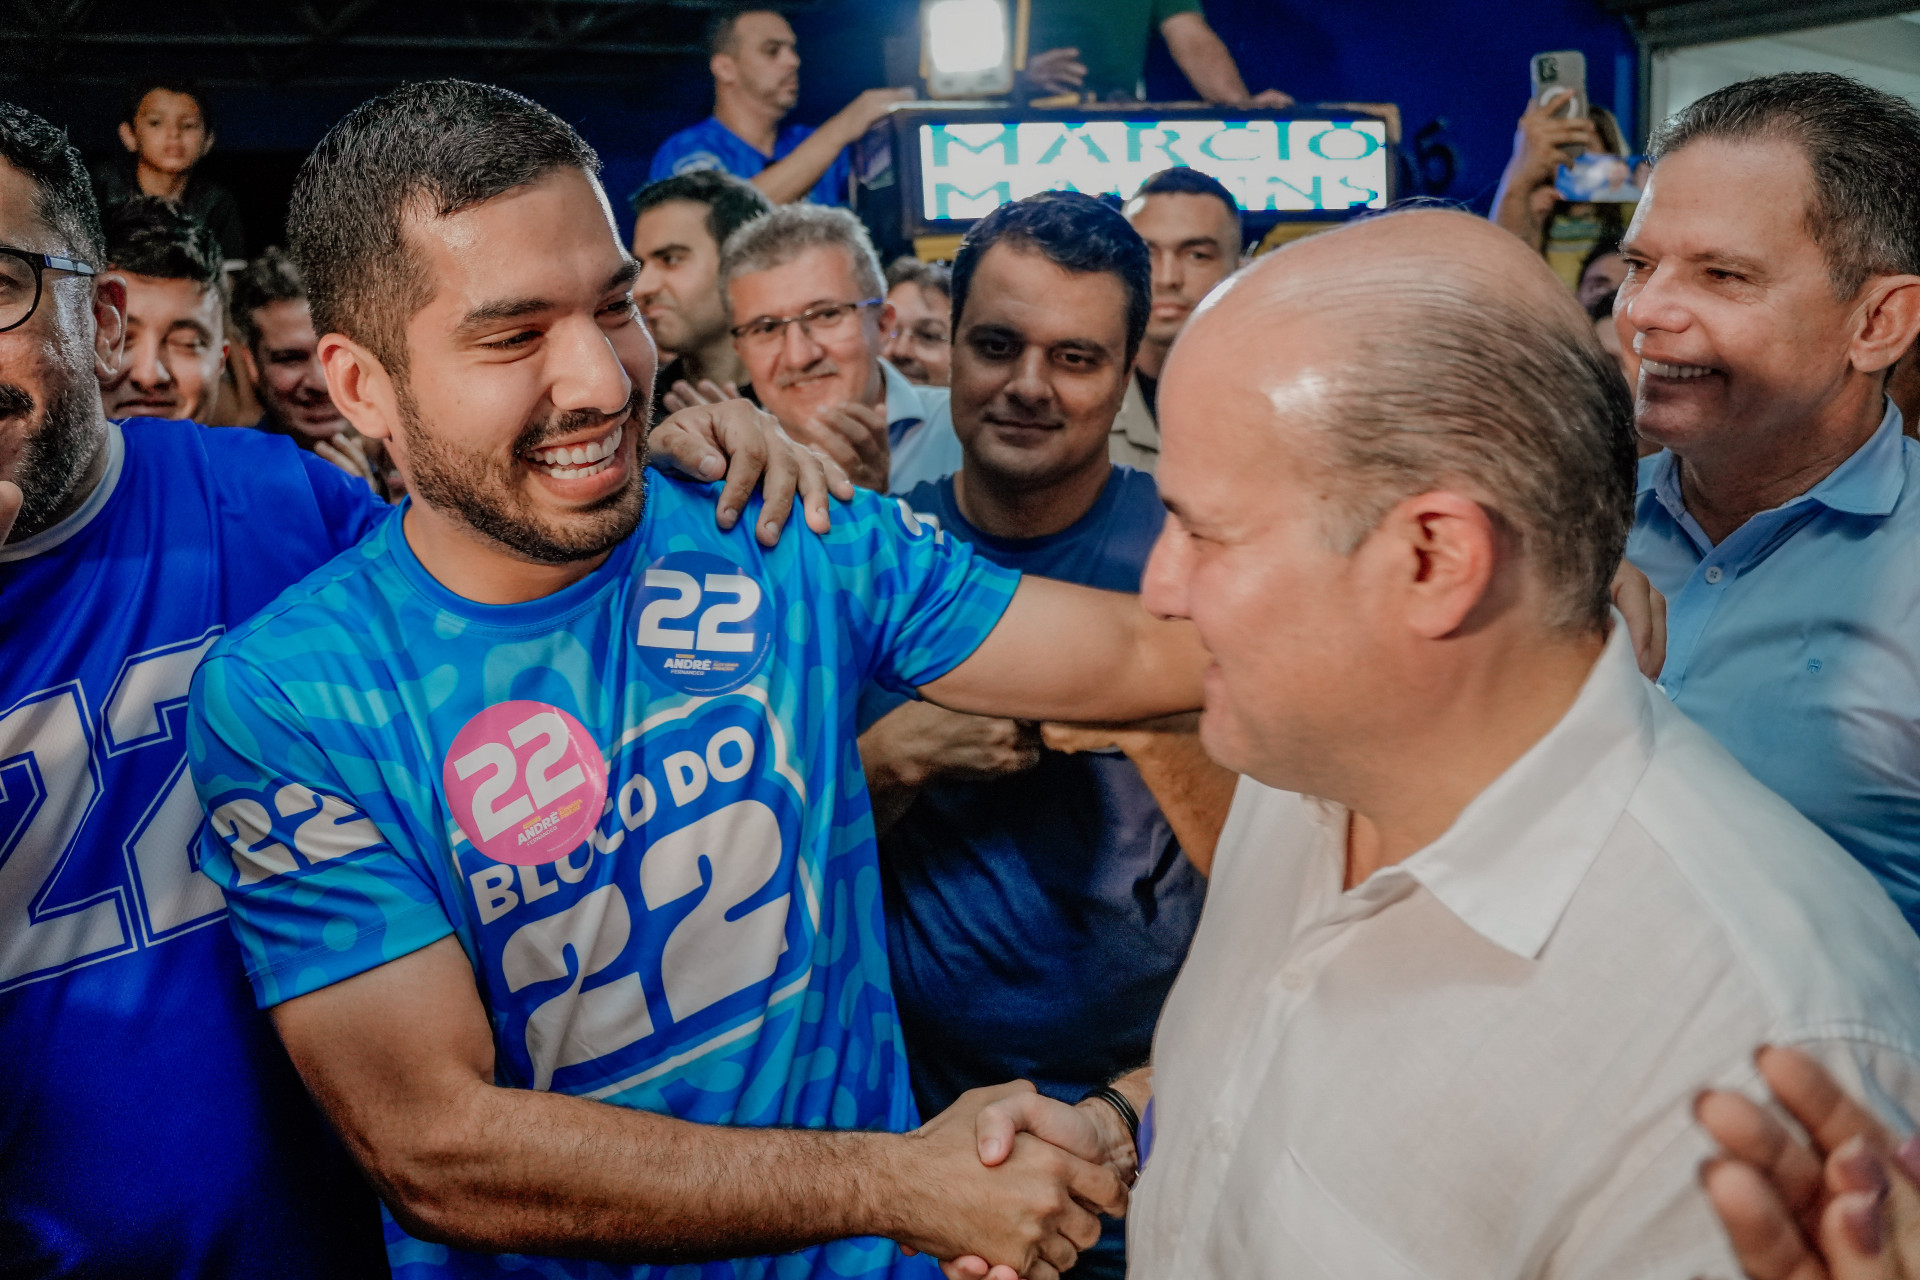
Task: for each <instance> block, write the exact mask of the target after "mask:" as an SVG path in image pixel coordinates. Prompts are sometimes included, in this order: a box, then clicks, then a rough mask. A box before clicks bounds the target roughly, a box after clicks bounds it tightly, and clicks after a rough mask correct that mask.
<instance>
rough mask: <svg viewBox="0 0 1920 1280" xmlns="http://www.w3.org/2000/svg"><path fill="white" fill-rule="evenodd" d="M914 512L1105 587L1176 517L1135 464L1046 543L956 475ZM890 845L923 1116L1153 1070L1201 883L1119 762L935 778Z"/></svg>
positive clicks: (1006, 556) (892, 921)
mask: <svg viewBox="0 0 1920 1280" xmlns="http://www.w3.org/2000/svg"><path fill="white" fill-rule="evenodd" d="M907 503H908V505H909V506H911V507H912V508H913V509H914V510H915V511H916V512H918V513H920V514H921V515H922V516H923V517H931V518H932V519H934V520H937V521H938V522H939V523H940V524H941V526H942V527H943V528H944V529H945V530H946V532H947V533H949V534H952V535H953V536H954V537H955V538H957V539H959V540H962V541H965V542H969V543H971V544H972V545H973V547H974V549H975V550H976V551H978V552H979V553H980V554H981V555H982V556H984V557H985V558H987V559H989V560H992V561H993V562H995V563H996V564H1000V565H1004V566H1006V567H1007V568H1010V569H1018V570H1020V571H1021V572H1022V573H1032V574H1038V575H1040V576H1043V577H1048V578H1059V579H1061V580H1063V581H1067V582H1076V583H1079V584H1081V585H1083V586H1089V587H1098V588H1101V589H1103V590H1107V591H1138V590H1139V589H1140V577H1141V574H1142V573H1143V572H1144V570H1145V568H1146V563H1147V556H1148V554H1149V552H1151V551H1152V549H1153V543H1154V539H1155V538H1156V537H1158V535H1159V532H1160V525H1161V523H1162V521H1163V520H1164V519H1165V516H1166V513H1165V510H1164V509H1163V508H1162V507H1161V505H1160V496H1159V493H1158V491H1157V490H1156V489H1155V487H1154V482H1153V477H1152V476H1150V475H1148V474H1147V473H1145V472H1143V471H1135V470H1133V469H1131V468H1129V467H1115V468H1113V471H1112V474H1111V475H1110V477H1109V478H1108V480H1107V485H1106V488H1105V489H1103V490H1102V491H1101V494H1100V497H1099V498H1098V499H1097V500H1096V501H1095V502H1094V505H1093V507H1092V508H1091V509H1090V510H1089V511H1088V512H1087V513H1086V515H1084V516H1082V517H1081V518H1080V519H1079V520H1077V521H1075V522H1074V523H1073V524H1072V525H1070V526H1069V527H1067V528H1066V529H1063V530H1061V531H1060V532H1059V533H1056V534H1053V535H1051V536H1048V537H1044V538H1031V539H1022V540H1017V541H1016V540H1009V539H1004V538H996V537H993V536H992V535H990V534H987V533H983V532H981V531H980V530H979V529H976V528H974V527H973V525H971V524H970V523H968V521H967V519H966V517H965V516H964V515H962V514H961V512H960V509H959V506H958V504H957V503H956V502H955V501H954V494H953V477H951V476H948V477H947V478H945V479H943V480H940V481H937V482H931V483H927V484H922V485H920V486H919V487H918V488H916V489H914V490H913V492H912V493H910V494H908V495H907ZM1065 642H1067V641H1066V640H1064V639H1063V643H1065ZM894 701H896V702H897V699H895V700H894ZM875 710H877V708H876V707H875V706H874V705H873V699H871V698H869V699H868V702H867V711H868V714H872V713H873V712H874V711H875ZM882 844H883V845H884V856H883V857H882V859H881V866H882V868H883V870H884V873H885V879H884V883H885V886H886V908H887V949H888V952H889V955H890V957H891V963H892V969H893V981H894V994H895V998H896V999H898V1000H899V1002H900V1020H901V1024H902V1026H903V1028H904V1029H905V1032H906V1039H907V1058H908V1061H909V1063H910V1064H911V1066H912V1077H913V1087H914V1095H915V1097H916V1098H917V1099H918V1101H919V1104H920V1108H921V1110H922V1111H923V1112H924V1113H926V1114H929V1115H931V1114H933V1113H934V1112H935V1111H937V1110H940V1109H942V1108H944V1107H946V1106H947V1105H948V1104H949V1103H951V1102H952V1101H953V1100H954V1099H955V1098H956V1097H958V1096H959V1095H960V1094H961V1093H962V1092H964V1091H965V1090H968V1089H972V1088H976V1087H979V1086H981V1085H989V1084H998V1083H1000V1082H1001V1081H1004V1080H1012V1079H1016V1078H1025V1079H1028V1080H1031V1081H1033V1082H1034V1084H1035V1086H1037V1087H1038V1088H1039V1089H1040V1091H1041V1092H1042V1093H1046V1094H1051V1095H1052V1096H1054V1097H1057V1098H1061V1099H1063V1100H1065V1101H1068V1102H1077V1101H1079V1100H1080V1099H1081V1098H1083V1097H1085V1096H1086V1095H1087V1094H1088V1093H1089V1092H1091V1091H1092V1090H1094V1089H1096V1088H1098V1087H1099V1086H1100V1085H1103V1084H1105V1083H1107V1081H1109V1080H1111V1079H1113V1078H1114V1077H1115V1076H1118V1075H1120V1074H1122V1073H1123V1072H1126V1071H1129V1070H1132V1069H1133V1068H1135V1067H1138V1066H1140V1065H1141V1064H1143V1063H1145V1062H1146V1061H1147V1059H1148V1058H1149V1057H1150V1056H1151V1054H1152V1046H1153V1028H1154V1023H1155V1022H1156V1021H1157V1020H1158V1019H1159V1016H1160V1006H1161V1005H1162V1004H1163V1003H1165V1001H1166V996H1167V991H1168V989H1169V988H1170V987H1171V986H1172V985H1173V979H1174V977H1175V975H1176V974H1177V973H1178V972H1179V969H1180V963H1181V961H1182V960H1184V959H1185V958H1186V954H1187V945H1188V943H1189V942H1190V941H1192V938H1193V931H1194V929H1195V928H1196V927H1197V926H1198V925H1199V922H1200V907H1201V903H1202V901H1203V899H1204V897H1205V895H1206V880H1205V878H1204V877H1202V876H1201V875H1200V873H1199V872H1198V871H1197V870H1195V868H1194V866H1193V864H1192V863H1190V862H1189V861H1187V858H1186V855H1185V854H1183V853H1182V852H1181V851H1180V846H1179V845H1178V843H1177V842H1176V841H1175V840H1174V837H1173V831H1172V829H1171V828H1169V827H1168V826H1167V822H1166V819H1165V818H1164V817H1162V816H1161V813H1160V807H1159V805H1158V804H1156V803H1155V802H1154V798H1153V793H1152V792H1150V791H1149V790H1148V789H1147V784H1146V783H1145V782H1143V781H1142V780H1141V778H1140V773H1139V770H1137V769H1136V768H1134V766H1133V764H1132V763H1131V762H1130V761H1128V760H1127V758H1126V757H1125V756H1122V755H1119V754H1117V753H1115V754H1083V755H1062V754H1059V753H1057V752H1052V751H1048V752H1043V753H1042V755H1041V758H1040V763H1039V764H1038V765H1036V766H1035V767H1034V768H1032V769H1028V770H1027V771H1025V772H1024V773H1017V774H1012V775H1009V776H1006V777H1002V778H996V779H993V780H991V781H988V782H943V783H933V784H930V785H928V786H926V787H924V788H922V789H921V792H920V794H919V797H918V798H917V799H916V800H915V802H914V805H913V807H912V808H911V809H909V810H908V811H907V813H906V815H905V816H904V817H902V818H901V819H900V820H899V822H898V823H896V824H895V825H894V827H893V829H892V830H890V831H888V832H887V834H886V836H885V837H884V838H883V840H882ZM1123 1239H1124V1232H1123V1231H1122V1230H1121V1228H1120V1224H1118V1223H1109V1224H1108V1226H1107V1231H1106V1233H1105V1235H1104V1236H1103V1238H1102V1242H1101V1244H1100V1246H1099V1247H1097V1248H1096V1249H1094V1250H1091V1251H1089V1252H1088V1253H1087V1254H1085V1255H1083V1257H1082V1259H1081V1262H1080V1263H1079V1265H1078V1266H1076V1268H1075V1270H1074V1274H1075V1275H1082V1274H1085V1275H1093V1276H1114V1277H1118V1276H1120V1275H1121V1274H1123V1272H1124V1269H1125V1264H1124V1250H1123V1247H1122V1245H1123Z"/></svg>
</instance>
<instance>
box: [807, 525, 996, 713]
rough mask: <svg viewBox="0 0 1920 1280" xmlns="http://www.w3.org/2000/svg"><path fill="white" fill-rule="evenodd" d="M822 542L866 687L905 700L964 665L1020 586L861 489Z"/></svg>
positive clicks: (963, 546)
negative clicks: (862, 665)
mask: <svg viewBox="0 0 1920 1280" xmlns="http://www.w3.org/2000/svg"><path fill="white" fill-rule="evenodd" d="M825 541H826V544H827V547H828V551H829V554H830V555H831V557H832V559H833V563H834V567H835V570H836V572H837V573H838V575H839V579H840V585H841V587H842V588H843V589H844V590H845V591H846V592H847V595H848V599H847V601H846V607H847V609H848V621H849V625H850V626H851V627H852V628H853V631H854V645H855V649H856V652H859V653H860V654H862V655H863V656H864V658H865V661H866V675H867V678H868V679H869V680H872V681H873V682H874V683H876V684H878V685H880V686H881V687H883V688H886V689H891V690H893V691H894V692H896V693H902V694H906V695H908V696H911V697H918V696H919V695H918V693H917V692H916V691H917V690H918V689H919V687H920V686H921V685H924V684H929V683H931V682H932V681H935V680H938V679H939V678H940V677H941V676H944V675H946V674H947V673H948V672H949V671H952V670H953V669H954V668H955V667H957V666H959V665H960V664H961V663H962V662H965V661H966V660H967V659H968V658H970V657H972V656H973V651H974V650H975V649H978V648H979V647H980V644H981V642H982V641H984V640H985V639H986V638H987V636H988V634H989V633H990V632H992V630H993V629H994V627H995V626H997V625H998V624H999V622H1000V617H1001V615H1002V614H1004V613H1005V612H1006V611H1007V605H1008V604H1009V603H1011V602H1012V600H1013V593H1014V590H1015V588H1017V587H1018V586H1019V585H1020V575H1019V574H1018V573H1016V572H1014V571H1013V570H1011V569H1003V568H1001V567H1000V566H999V565H996V564H993V563H991V562H990V561H988V560H985V559H983V558H981V557H980V556H979V555H977V554H976V553H975V552H974V549H973V548H972V547H971V546H969V545H967V544H966V543H964V542H961V541H959V540H958V539H955V538H950V537H948V536H947V535H946V534H945V533H943V532H942V531H941V530H940V529H939V528H938V527H937V526H935V525H934V523H933V522H932V521H928V520H922V519H921V518H920V517H919V516H916V515H915V514H914V513H913V510H912V508H910V507H908V506H907V504H906V503H905V502H903V501H901V500H900V499H898V498H885V497H881V496H879V495H877V494H870V493H868V492H866V491H865V490H862V491H861V492H860V493H859V494H858V495H857V496H856V497H855V498H854V500H853V502H851V503H849V504H847V505H846V506H845V507H842V508H838V509H836V510H835V512H834V516H833V529H832V531H831V532H830V533H828V534H827V536H826V539H825Z"/></svg>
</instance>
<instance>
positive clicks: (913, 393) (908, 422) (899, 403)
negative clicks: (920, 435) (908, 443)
mask: <svg viewBox="0 0 1920 1280" xmlns="http://www.w3.org/2000/svg"><path fill="white" fill-rule="evenodd" d="M880 376H881V377H882V378H883V379H885V381H886V384H887V438H888V442H889V443H891V444H899V443H900V437H901V436H903V435H905V434H906V433H907V429H908V428H909V427H911V426H913V425H914V424H915V423H919V422H925V421H926V420H927V417H928V416H929V415H928V413H927V406H926V400H925V398H924V397H923V396H922V395H921V394H920V393H921V392H922V391H924V390H925V389H926V388H924V387H919V386H916V385H914V384H913V383H912V382H909V381H908V380H907V375H906V374H904V373H902V372H900V371H899V370H898V369H896V368H894V367H893V361H891V360H886V359H882V360H881V361H880Z"/></svg>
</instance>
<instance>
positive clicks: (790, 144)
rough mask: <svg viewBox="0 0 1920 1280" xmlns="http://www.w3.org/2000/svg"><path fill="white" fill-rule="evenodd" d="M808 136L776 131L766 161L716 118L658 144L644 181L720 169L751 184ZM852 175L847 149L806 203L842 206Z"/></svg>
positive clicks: (794, 128)
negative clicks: (752, 180)
mask: <svg viewBox="0 0 1920 1280" xmlns="http://www.w3.org/2000/svg"><path fill="white" fill-rule="evenodd" d="M812 134H813V130H812V129H811V128H809V127H808V126H807V125H804V124H790V125H788V126H787V127H786V128H784V129H782V130H780V132H779V134H778V135H777V136H776V138H775V141H774V144H773V154H772V155H768V154H767V153H766V152H764V151H762V150H760V148H758V147H756V146H754V145H753V144H752V143H751V142H748V141H747V140H746V139H745V138H743V137H741V136H740V135H739V134H737V133H735V132H734V131H733V130H731V129H729V128H727V126H725V125H724V124H721V123H720V120H719V117H717V116H708V117H707V118H706V119H705V120H702V121H701V122H700V123H699V124H696V125H693V126H691V127H689V128H686V129H682V130H681V131H680V132H678V133H676V134H674V135H673V136H672V137H671V138H668V139H667V140H666V141H665V142H663V143H661V144H660V149H659V150H658V151H656V152H654V153H653V163H652V164H651V165H649V166H648V168H647V181H648V182H658V181H660V179H662V178H671V177H672V176H673V175H674V174H676V173H692V172H694V171H695V170H696V169H719V170H720V171H721V172H723V173H730V174H732V175H733V176H734V177H736V178H739V179H741V180H743V181H750V180H751V179H752V178H753V176H754V175H755V174H757V173H759V172H760V171H761V170H762V169H764V168H766V167H767V166H768V165H770V164H772V163H774V162H775V161H777V160H785V159H786V158H787V157H788V156H789V155H792V154H793V149H794V148H795V147H797V146H799V145H800V144H801V143H803V142H805V141H806V140H807V139H808V138H809V137H810V136H812ZM851 173H852V166H851V164H850V162H849V161H848V160H847V153H846V151H845V149H842V150H841V152H840V154H839V155H837V156H835V157H834V159H833V163H832V164H830V165H828V166H827V171H826V172H825V173H823V174H821V175H820V181H818V182H816V183H814V184H813V190H812V191H809V192H808V193H807V199H809V200H811V201H813V202H814V203H815V204H845V203H846V202H847V187H848V182H849V178H850V175H851Z"/></svg>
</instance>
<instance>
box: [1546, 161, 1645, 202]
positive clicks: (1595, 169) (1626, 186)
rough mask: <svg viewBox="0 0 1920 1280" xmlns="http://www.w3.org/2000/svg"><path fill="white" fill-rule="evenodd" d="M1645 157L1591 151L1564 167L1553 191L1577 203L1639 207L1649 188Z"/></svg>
mask: <svg viewBox="0 0 1920 1280" xmlns="http://www.w3.org/2000/svg"><path fill="white" fill-rule="evenodd" d="M1647 169H1648V165H1647V162H1646V157H1645V156H1615V155H1608V154H1606V153H1605V152H1600V151H1589V152H1588V153H1587V154H1586V155H1583V156H1581V157H1580V158H1579V159H1578V160H1575V161H1573V162H1572V163H1571V164H1563V165H1561V166H1560V172H1559V174H1558V175H1556V176H1555V178H1554V180H1553V189H1554V191H1555V192H1556V193H1557V194H1558V195H1559V196H1560V198H1561V199H1562V200H1571V201H1573V202H1574V203H1576V204H1635V203H1638V201H1639V199H1640V196H1641V193H1642V192H1643V191H1644V189H1645V187H1646V181H1647V179H1646V175H1647Z"/></svg>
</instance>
